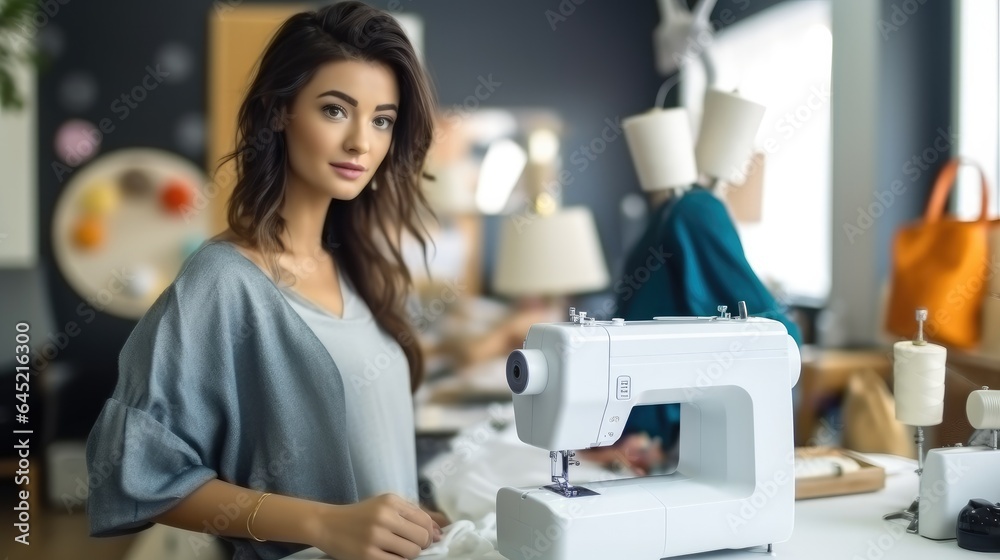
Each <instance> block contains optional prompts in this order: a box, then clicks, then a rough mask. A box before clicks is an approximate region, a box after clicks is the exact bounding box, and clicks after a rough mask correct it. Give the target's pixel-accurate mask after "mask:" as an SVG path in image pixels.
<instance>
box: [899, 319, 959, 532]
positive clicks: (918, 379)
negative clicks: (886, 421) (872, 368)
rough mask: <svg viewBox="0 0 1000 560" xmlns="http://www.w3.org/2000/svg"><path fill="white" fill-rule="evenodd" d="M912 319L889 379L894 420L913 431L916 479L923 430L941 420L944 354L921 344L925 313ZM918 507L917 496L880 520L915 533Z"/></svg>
mask: <svg viewBox="0 0 1000 560" xmlns="http://www.w3.org/2000/svg"><path fill="white" fill-rule="evenodd" d="M916 318H917V338H916V339H914V340H904V341H901V342H897V343H896V344H894V345H893V364H892V375H893V384H894V388H893V393H894V395H895V398H896V419H897V420H899V421H900V422H902V423H904V424H908V425H910V426H914V427H915V428H916V434H915V441H916V443H917V475H918V476H920V475H922V474H923V471H924V426H936V425H938V424H940V423H941V420H942V419H943V416H944V378H945V362H946V360H947V357H948V353H947V350H945V348H944V347H943V346H938V345H937V344H930V343H928V342H927V341H926V340H924V321H926V320H927V310H926V309H923V308H920V309H917V311H916ZM919 506H920V496H919V495H918V496H917V498H916V499H915V500H913V503H912V504H910V507H909V508H907V509H905V510H903V511H899V512H894V513H888V514H886V515H884V516H883V519H906V520H908V521H909V522H910V524H909V526H908V527H907V529H906V531H907V532H909V533H916V532H917V531H918V529H919V521H920V520H919V511H920V510H919Z"/></svg>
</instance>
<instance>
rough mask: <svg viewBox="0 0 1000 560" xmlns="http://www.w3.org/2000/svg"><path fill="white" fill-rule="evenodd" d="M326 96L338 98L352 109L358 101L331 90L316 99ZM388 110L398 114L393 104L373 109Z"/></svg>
mask: <svg viewBox="0 0 1000 560" xmlns="http://www.w3.org/2000/svg"><path fill="white" fill-rule="evenodd" d="M326 95H329V96H331V97H339V98H341V99H343V100H344V101H346V102H348V103H350V104H351V106H352V107H357V106H358V100H357V99H354V98H353V97H351V96H350V95H347V94H346V93H344V92H342V91H337V90H335V89H331V90H330V91H324V92H323V93H321V94H319V95H317V96H316V97H317V99H318V98H320V97H323V96H326ZM389 109H391V110H393V111H396V112H397V113H398V112H399V107H397V106H396V104H395V103H383V104H382V105H379V106H377V107H375V110H376V111H386V110H389Z"/></svg>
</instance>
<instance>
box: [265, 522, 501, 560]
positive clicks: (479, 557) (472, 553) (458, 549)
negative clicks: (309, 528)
mask: <svg viewBox="0 0 1000 560" xmlns="http://www.w3.org/2000/svg"><path fill="white" fill-rule="evenodd" d="M496 544H497V522H496V515H493V514H490V515H487V516H486V517H484V518H483V519H480V520H479V521H477V522H472V521H468V520H462V521H456V522H455V523H452V524H451V525H449V526H447V527H445V528H444V531H443V534H442V535H441V540H440V541H438V542H436V543H434V544H433V545H432V546H430V547H429V548H427V549H426V550H424V551H423V552H422V553H420V556H419V558H424V559H427V560H459V559H461V560H506V559H505V558H504V557H503V556H501V555H500V553H499V552H497V550H496ZM284 560H330V557H329V556H327V555H326V554H323V551H321V550H320V549H318V548H307V549H305V550H303V551H302V552H298V553H295V554H293V555H291V556H287V557H285V558H284Z"/></svg>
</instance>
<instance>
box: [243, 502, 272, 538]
mask: <svg viewBox="0 0 1000 560" xmlns="http://www.w3.org/2000/svg"><path fill="white" fill-rule="evenodd" d="M270 495H271V493H270V492H265V493H263V494H261V496H260V498H257V506H256V507H254V508H253V513H251V514H250V516H249V517H247V533H249V534H250V536H251V537H253V540H255V541H257V542H266V541H265V540H264V539H258V538H257V536H256V535H254V534H253V531H252V530H251V529H250V527H251V526H252V525H253V521H254V519H257V512H258V511H260V504H263V503H264V498H267V497H268V496H270Z"/></svg>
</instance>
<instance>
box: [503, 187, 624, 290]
mask: <svg viewBox="0 0 1000 560" xmlns="http://www.w3.org/2000/svg"><path fill="white" fill-rule="evenodd" d="M498 252H499V254H498V256H497V262H496V269H495V270H494V273H493V286H494V290H495V291H496V292H497V293H500V294H503V295H507V296H512V297H518V296H563V295H568V294H578V293H586V292H593V291H597V290H601V289H603V288H605V287H607V285H608V284H609V282H610V280H609V277H608V269H607V266H606V265H605V262H604V253H603V251H602V250H601V243H600V240H599V239H598V237H597V227H596V226H595V224H594V218H593V216H592V215H591V213H590V210H589V209H587V208H585V207H582V206H575V207H570V208H563V209H560V210H556V211H554V212H552V213H550V214H532V215H529V216H513V217H509V218H507V219H505V220H504V222H503V226H502V228H501V231H500V244H499V251H498Z"/></svg>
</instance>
